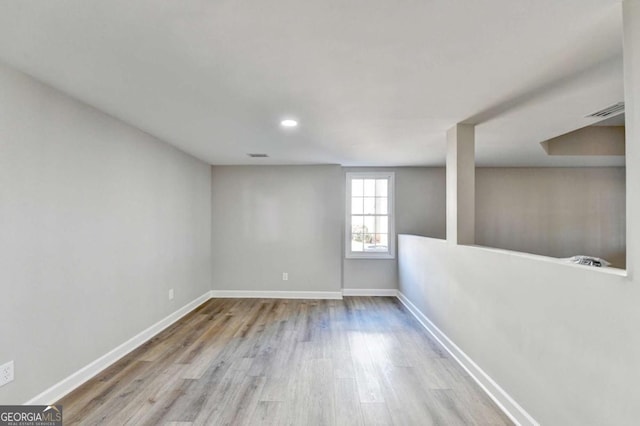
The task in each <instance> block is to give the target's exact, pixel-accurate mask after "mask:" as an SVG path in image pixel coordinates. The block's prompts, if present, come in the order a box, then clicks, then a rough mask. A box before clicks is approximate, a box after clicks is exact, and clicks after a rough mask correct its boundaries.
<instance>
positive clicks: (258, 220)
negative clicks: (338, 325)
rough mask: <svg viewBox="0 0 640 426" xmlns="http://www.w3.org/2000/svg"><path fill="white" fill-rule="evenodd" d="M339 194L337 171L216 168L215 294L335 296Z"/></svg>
mask: <svg viewBox="0 0 640 426" xmlns="http://www.w3.org/2000/svg"><path fill="white" fill-rule="evenodd" d="M343 188H344V184H343V182H342V172H341V168H340V166H214V167H213V168H212V197H213V200H214V203H213V209H212V260H213V261H212V268H213V289H214V290H232V291H238V290H240V291H328V292H337V291H340V288H341V276H342V271H341V262H342V224H343V217H342V215H341V214H340V212H342V204H343V199H344V192H343ZM283 272H287V273H288V274H289V280H288V281H283V280H282V273H283Z"/></svg>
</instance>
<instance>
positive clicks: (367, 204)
mask: <svg viewBox="0 0 640 426" xmlns="http://www.w3.org/2000/svg"><path fill="white" fill-rule="evenodd" d="M363 213H364V214H376V199H375V198H373V197H364V211H363Z"/></svg>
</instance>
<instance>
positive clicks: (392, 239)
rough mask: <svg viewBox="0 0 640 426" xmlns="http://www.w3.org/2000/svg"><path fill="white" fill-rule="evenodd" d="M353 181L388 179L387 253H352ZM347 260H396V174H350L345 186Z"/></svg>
mask: <svg viewBox="0 0 640 426" xmlns="http://www.w3.org/2000/svg"><path fill="white" fill-rule="evenodd" d="M353 179H388V181H389V184H388V186H387V188H388V189H387V196H388V197H387V198H388V203H389V205H388V206H387V211H388V215H387V216H388V217H389V236H388V240H389V247H388V248H389V250H388V251H387V252H374V251H370V252H359V251H358V252H356V251H351V181H352V180H353ZM345 189H346V190H345V193H346V194H345V195H346V197H345V228H344V230H345V232H344V237H345V245H344V250H345V258H346V259H395V258H396V226H395V217H396V214H395V190H396V189H395V173H394V172H348V173H346V185H345Z"/></svg>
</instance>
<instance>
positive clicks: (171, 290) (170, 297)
mask: <svg viewBox="0 0 640 426" xmlns="http://www.w3.org/2000/svg"><path fill="white" fill-rule="evenodd" d="M169 300H173V289H172V288H170V289H169Z"/></svg>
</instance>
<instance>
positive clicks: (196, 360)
mask: <svg viewBox="0 0 640 426" xmlns="http://www.w3.org/2000/svg"><path fill="white" fill-rule="evenodd" d="M58 403H60V404H62V405H63V406H64V409H63V413H64V418H65V424H66V425H69V424H83V425H85V424H86V425H94V424H109V425H111V424H114V425H122V424H132V425H141V424H149V425H156V424H203V425H224V424H233V425H235V424H238V425H239V424H246V425H260V424H265V425H266V424H269V425H305V426H307V425H334V424H335V425H374V424H375V425H382V424H395V425H420V426H422V425H430V424H434V425H507V424H512V423H511V422H510V421H509V419H508V418H507V417H506V416H505V415H504V414H503V413H502V412H501V411H500V410H499V409H498V408H497V407H496V406H495V404H494V403H493V402H492V401H491V400H490V399H489V398H488V397H487V396H486V395H485V394H484V393H483V392H482V390H481V389H480V388H479V387H478V386H477V385H476V384H475V383H474V382H473V380H472V379H471V378H470V377H469V376H468V375H467V374H466V373H465V372H464V370H462V369H461V368H460V367H459V366H458V365H457V364H456V363H455V361H454V360H453V359H451V357H450V356H449V355H448V354H447V353H446V352H445V351H444V350H442V349H441V348H440V347H439V346H438V345H437V344H436V343H434V341H432V340H431V338H430V337H429V335H428V334H427V333H426V331H424V330H423V329H422V328H421V326H420V325H419V324H418V323H417V321H415V319H413V317H411V314H409V313H408V312H407V311H406V309H405V308H404V307H403V306H402V305H401V304H400V303H399V302H398V301H397V300H396V299H395V298H387V297H375V298H374V297H346V298H345V299H344V300H276V299H212V300H210V301H208V302H206V303H204V304H203V305H201V306H199V307H198V308H197V309H196V310H195V311H193V312H191V313H190V314H189V315H187V316H186V317H184V318H183V319H181V320H180V321H178V322H177V323H176V324H174V325H173V326H171V327H170V328H168V329H167V330H165V331H163V332H162V333H161V334H159V335H158V336H156V337H154V338H153V339H152V340H150V341H149V342H147V343H145V344H144V345H143V346H141V347H140V348H138V349H137V350H135V351H134V352H132V353H131V354H129V355H127V356H126V357H125V358H123V359H122V360H120V361H118V362H117V363H115V364H114V365H112V366H111V367H109V368H108V369H106V370H105V371H103V372H102V373H100V374H99V375H98V376H96V377H95V378H94V379H92V380H90V381H89V382H87V383H85V384H84V385H83V386H81V387H80V388H78V389H77V390H75V391H74V392H72V393H71V394H69V395H67V396H66V397H65V398H63V399H62V400H61V401H59V402H58Z"/></svg>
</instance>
